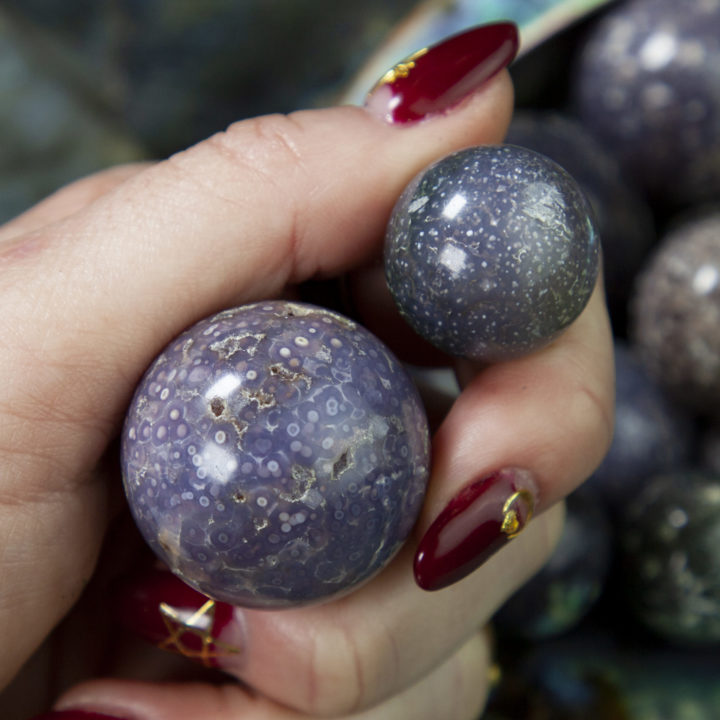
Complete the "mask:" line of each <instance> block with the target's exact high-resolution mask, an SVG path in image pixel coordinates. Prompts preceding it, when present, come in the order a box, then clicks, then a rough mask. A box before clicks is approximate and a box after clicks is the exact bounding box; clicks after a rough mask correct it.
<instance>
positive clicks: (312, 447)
mask: <svg viewBox="0 0 720 720" xmlns="http://www.w3.org/2000/svg"><path fill="white" fill-rule="evenodd" d="M122 460H123V474H124V482H125V490H126V493H127V497H128V499H129V502H130V507H131V509H132V512H133V514H134V516H135V520H136V522H137V524H138V526H139V528H140V530H141V532H142V534H143V535H144V537H145V539H146V540H147V541H148V543H149V544H150V545H151V547H152V548H153V549H154V550H155V552H156V553H157V554H158V555H159V556H160V558H162V560H164V561H165V562H166V563H167V564H168V566H169V567H170V568H171V569H172V570H173V571H174V572H175V573H176V574H177V575H179V576H180V577H181V578H183V579H184V580H185V581H186V582H188V583H189V584H190V585H192V586H193V587H195V588H197V589H198V590H200V591H201V592H203V593H205V594H206V595H209V596H210V597H212V598H215V599H217V600H221V601H224V602H228V603H231V604H234V605H242V606H247V607H257V608H287V607H294V606H299V605H305V604H309V603H313V602H318V601H322V600H327V599H329V598H331V597H335V596H337V595H339V594H341V593H345V592H347V591H349V590H350V589H351V588H353V587H355V586H356V585H357V584H358V583H361V582H363V581H365V580H367V579H368V578H370V577H371V576H372V575H374V574H375V573H376V572H378V571H379V570H380V569H381V568H382V567H384V566H385V565H386V564H387V563H388V562H389V560H390V559H391V558H392V557H393V556H394V555H395V553H396V552H397V550H398V549H399V548H400V546H401V545H402V543H403V542H404V540H405V539H406V537H407V536H408V534H409V532H410V530H411V528H412V527H413V524H414V523H415V520H416V518H417V515H418V512H419V509H420V506H421V503H422V500H423V496H424V491H425V487H426V483H427V478H428V471H429V439H428V429H427V421H426V418H425V413H424V410H423V407H422V405H421V402H420V399H419V396H418V394H417V391H416V390H415V387H414V385H413V383H412V381H411V380H410V378H409V376H408V375H407V373H406V372H405V370H404V369H403V367H402V366H401V365H400V364H399V363H398V361H397V360H396V359H395V358H394V356H393V355H392V354H391V353H390V351H389V350H388V349H387V348H385V346H384V345H383V344H382V343H381V342H380V341H379V340H377V339H376V338H375V337H374V336H373V335H371V334H370V333H369V332H368V331H367V330H365V329H363V328H362V327H360V326H358V325H357V324H355V323H353V322H351V321H350V320H347V319H346V318H344V317H342V316H340V315H338V314H336V313H333V312H330V311H327V310H323V309H320V308H318V307H315V306H312V305H307V304H300V303H290V302H282V301H272V302H263V303H257V304H253V305H247V306H243V307H240V308H236V309H233V310H228V311H225V312H221V313H219V314H218V315H215V316H214V317H211V318H208V319H206V320H203V321H201V322H200V323H198V324H197V325H195V326H194V327H192V328H190V329H189V330H187V331H186V332H185V333H183V334H182V335H180V336H179V337H178V338H177V339H176V340H174V341H173V342H172V343H171V344H170V345H169V346H168V347H167V348H166V349H165V351H164V352H163V353H162V354H161V355H160V356H159V357H158V358H157V360H156V361H155V362H154V364H153V365H152V366H151V367H150V369H149V370H148V371H147V373H146V375H145V377H144V378H143V380H142V382H141V384H140V385H139V387H138V389H137V392H136V394H135V397H134V399H133V401H132V404H131V407H130V409H129V411H128V414H127V419H126V425H125V430H124V437H123V448H122Z"/></svg>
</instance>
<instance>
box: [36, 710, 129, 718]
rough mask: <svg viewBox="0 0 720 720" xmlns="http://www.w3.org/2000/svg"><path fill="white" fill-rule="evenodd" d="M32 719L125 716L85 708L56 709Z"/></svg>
mask: <svg viewBox="0 0 720 720" xmlns="http://www.w3.org/2000/svg"><path fill="white" fill-rule="evenodd" d="M32 720H123V718H120V717H118V716H117V715H104V714H103V713H96V712H86V711H85V710H54V711H52V712H49V713H45V714H44V715H37V716H36V717H34V718H32Z"/></svg>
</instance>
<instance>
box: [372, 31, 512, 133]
mask: <svg viewBox="0 0 720 720" xmlns="http://www.w3.org/2000/svg"><path fill="white" fill-rule="evenodd" d="M518 45H519V40H518V31H517V27H516V26H515V25H514V24H513V23H510V22H499V23H493V24H492V25H481V26H479V27H475V28H472V29H470V30H466V31H464V32H461V33H459V34H457V35H453V36H451V37H449V38H447V39H446V40H443V41H442V42H440V43H438V44H437V45H433V46H432V47H429V48H424V49H422V50H420V51H418V52H416V53H415V54H413V55H411V56H410V57H409V58H407V59H406V60H403V61H402V62H400V63H398V64H397V65H395V67H393V68H392V69H391V70H388V72H387V73H385V75H384V76H383V77H382V78H381V79H380V81H379V82H378V84H377V85H376V86H375V87H374V88H373V89H372V90H371V91H370V94H369V95H368V98H367V100H366V102H365V106H366V107H368V108H369V109H370V110H371V111H373V112H376V113H377V114H379V115H381V116H382V117H383V118H384V119H385V120H386V121H387V122H389V123H392V124H396V123H407V122H413V121H415V120H421V119H422V118H424V117H427V116H428V115H434V114H437V113H441V112H444V111H445V110H448V109H449V108H451V107H453V106H454V105H457V104H458V103H459V102H460V101H461V100H464V99H465V98H466V97H468V96H469V95H471V94H472V93H473V92H475V91H476V90H477V89H478V88H479V87H480V86H481V85H483V84H484V83H485V82H487V81H488V80H489V79H490V78H491V77H492V76H493V75H495V74H497V73H498V72H500V70H502V69H503V68H505V67H507V66H508V65H509V64H510V63H511V62H512V61H513V58H514V57H515V55H516V54H517V51H518Z"/></svg>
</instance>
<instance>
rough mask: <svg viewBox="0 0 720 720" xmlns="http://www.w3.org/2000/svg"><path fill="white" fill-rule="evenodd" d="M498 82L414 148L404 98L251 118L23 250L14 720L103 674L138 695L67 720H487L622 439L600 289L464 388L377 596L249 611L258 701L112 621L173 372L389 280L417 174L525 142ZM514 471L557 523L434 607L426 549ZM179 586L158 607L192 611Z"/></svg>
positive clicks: (63, 216)
mask: <svg viewBox="0 0 720 720" xmlns="http://www.w3.org/2000/svg"><path fill="white" fill-rule="evenodd" d="M431 52H432V51H431ZM496 71H497V68H496V69H495V70H494V71H493V77H492V79H488V78H487V76H486V77H485V78H483V80H484V82H483V83H482V86H481V87H480V88H479V89H478V90H477V92H474V93H473V94H472V95H471V96H469V97H463V98H460V97H456V98H454V102H453V105H454V106H453V107H452V109H450V110H448V111H447V112H439V110H443V109H444V108H442V107H439V106H438V107H437V108H434V109H433V110H432V112H430V113H429V115H428V116H427V117H426V118H425V119H424V120H423V121H422V122H412V123H408V124H406V125H405V126H402V127H401V126H398V125H399V123H398V122H387V120H388V117H387V115H386V116H385V119H383V118H378V117H377V108H378V103H379V102H383V94H382V93H378V92H376V93H375V94H374V95H373V102H371V103H369V106H370V107H371V108H372V111H369V110H367V109H361V108H335V109H329V110H321V111H311V112H299V113H295V114H292V115H290V116H287V117H281V116H269V117H263V118H259V119H253V120H248V121H244V122H240V123H238V124H236V125H234V126H232V127H230V128H229V129H228V130H227V131H226V132H224V133H221V134H218V135H216V136H214V137H212V138H210V139H209V140H207V141H205V142H203V143H201V144H199V145H197V146H195V147H194V148H191V149H190V150H188V151H186V152H183V153H180V154H178V155H176V156H174V157H172V158H170V159H169V160H167V161H165V162H162V163H158V164H155V165H150V166H133V167H125V168H118V169H115V170H111V171H108V172H105V173H102V174H100V175H97V176H94V177H91V178H88V179H86V180H83V181H80V182H78V183H76V184H74V185H71V186H69V187H67V188H65V189H63V190H61V191H59V192H58V193H57V194H56V195H54V196H52V197H50V198H49V199H48V200H46V201H45V202H43V203H41V204H40V205H38V206H37V207H35V208H33V209H32V210H30V211H29V212H27V213H26V214H24V215H23V216H21V217H19V218H17V219H16V220H14V221H12V222H10V223H8V224H7V225H6V226H5V227H4V228H2V229H0V298H1V300H2V307H3V315H2V320H0V329H1V332H0V338H2V341H1V343H0V357H1V359H2V367H3V368H4V371H5V378H4V383H3V385H2V388H0V418H1V421H0V458H1V459H2V463H1V464H0V577H1V578H2V583H1V584H0V646H2V647H3V648H5V649H6V651H4V652H3V653H2V655H1V656H0V686H3V685H8V684H9V683H10V681H11V679H12V678H13V676H15V675H16V674H17V673H18V672H19V671H20V669H21V666H22V665H23V663H25V662H26V661H27V659H28V658H30V657H31V656H32V655H33V653H36V650H37V648H38V647H40V646H43V643H44V642H45V645H44V646H43V649H41V651H40V652H39V653H36V654H35V655H34V657H33V659H32V660H31V661H30V663H29V664H28V665H27V666H26V667H25V668H24V669H23V670H22V672H20V674H19V675H18V677H17V679H16V680H15V682H14V683H13V684H12V685H10V687H8V690H7V691H6V693H5V695H4V696H2V697H1V698H0V701H4V703H5V704H4V705H3V710H4V711H5V712H6V713H7V714H6V715H5V717H10V718H15V717H17V718H21V717H23V716H24V715H23V713H28V712H30V711H31V709H32V710H34V711H37V705H36V704H33V703H36V702H38V701H44V700H45V696H44V693H54V691H55V690H56V689H57V686H58V685H59V686H60V687H61V688H64V687H65V686H66V685H67V684H68V679H74V678H75V676H76V675H78V674H84V675H88V674H90V673H92V674H95V673H103V674H110V675H113V674H117V675H120V676H122V677H124V678H126V679H114V680H92V681H88V682H85V683H84V684H81V685H79V686H76V687H74V688H72V689H70V690H68V691H67V692H65V694H64V695H63V697H62V698H61V699H60V701H59V705H58V707H63V708H82V709H85V710H93V711H95V712H102V713H106V714H109V715H113V716H116V717H121V718H122V717H127V718H133V720H145V719H146V718H147V720H161V719H165V718H173V719H175V720H184V719H185V718H193V719H194V718H198V717H202V718H203V719H204V720H227V719H228V718H233V717H243V718H248V719H253V718H268V719H269V718H273V719H276V718H277V719H279V718H303V717H310V716H318V715H324V716H328V715H329V716H333V717H346V716H348V715H352V716H353V717H367V718H370V717H372V718H377V719H378V720H381V719H384V718H405V717H417V718H424V717H428V718H430V717H444V718H472V717H474V716H475V715H476V714H477V712H478V711H479V709H480V708H481V707H482V705H483V703H484V700H485V696H486V693H487V686H486V683H485V682H484V678H486V677H487V676H488V673H487V670H488V667H489V663H490V651H489V643H488V637H487V635H486V634H485V633H484V632H482V631H481V630H480V628H481V627H482V626H483V625H484V624H485V623H486V621H487V619H488V618H489V616H490V615H491V614H492V613H493V611H494V610H495V609H496V608H497V607H498V606H499V605H500V604H501V603H502V602H503V600H504V599H505V598H507V597H508V596H509V595H510V594H511V593H512V592H513V591H514V590H515V589H516V588H517V587H518V586H520V585H521V584H522V583H523V581H524V580H526V579H527V578H528V577H529V576H530V575H531V574H532V573H533V572H534V571H535V570H536V569H537V568H538V567H539V566H540V565H541V563H542V562H543V561H544V560H545V559H546V558H547V557H548V555H549V553H550V552H551V549H552V547H553V544H554V542H555V541H556V539H557V537H558V536H559V531H560V525H561V520H562V510H561V506H560V505H559V504H558V503H559V501H560V500H561V499H562V498H563V497H564V496H565V495H566V494H567V493H568V492H570V491H571V490H572V489H573V488H574V487H575V486H576V485H578V483H580V482H581V481H582V480H583V479H584V478H586V477H587V476H588V475H589V474H590V473H591V472H592V470H593V469H594V467H595V466H596V465H597V464H598V462H599V461H600V459H601V457H602V455H603V454H604V452H605V449H606V447H607V444H608V442H609V437H610V432H611V415H612V413H611V404H612V395H613V393H612V366H611V362H612V361H611V352H610V333H609V328H608V322H607V317H606V314H605V310H604V305H603V300H602V297H601V292H600V291H596V293H595V295H594V296H593V298H592V300H591V302H590V304H589V305H588V307H587V308H586V310H585V311H584V312H583V314H582V315H581V316H580V318H579V319H578V320H577V321H576V322H575V323H574V325H573V326H572V327H571V328H570V329H569V330H568V331H567V332H566V333H565V334H564V335H563V336H562V337H561V338H559V339H558V340H557V341H556V342H555V343H553V344H552V345H551V346H549V347H548V348H546V349H544V350H542V351H540V352H537V353H535V354H533V355H532V356H528V357H525V358H522V359H519V360H515V361H512V362H507V363H502V364H498V365H494V366H491V367H488V368H485V369H478V368H468V367H467V366H464V367H463V371H462V383H463V386H464V390H463V392H462V394H461V395H460V397H459V398H458V399H457V400H456V402H455V403H454V405H453V406H452V408H451V409H450V411H449V413H448V414H447V417H446V418H445V419H444V421H443V423H442V425H441V426H440V427H439V429H438V431H437V433H436V434H435V437H434V441H433V453H434V460H433V469H432V477H431V481H430V486H429V491H428V495H427V500H426V503H425V506H424V509H423V512H422V516H421V518H420V520H419V523H418V526H417V531H416V534H415V536H414V537H413V538H412V539H411V540H410V541H409V543H408V544H407V547H406V548H405V549H404V550H403V551H401V553H400V554H399V555H398V556H397V557H396V558H395V560H394V561H393V562H392V564H391V565H390V566H389V567H388V568H387V569H386V570H385V571H383V572H382V573H381V574H380V575H379V576H378V577H377V578H376V579H374V580H373V581H371V582H370V583H368V584H367V585H365V586H363V587H362V588H361V589H359V590H358V591H357V592H355V593H352V594H351V595H349V596H347V597H345V598H343V599H341V600H338V601H335V602H331V603H328V604H325V605H321V606H318V607H311V608H306V609H300V610H292V611H283V612H261V611H250V610H247V611H245V610H236V611H232V610H230V612H229V615H228V616H227V622H225V621H224V622H225V625H224V627H223V628H221V630H222V633H223V637H222V638H219V639H218V641H219V640H220V639H222V640H223V642H224V640H225V639H228V641H229V642H231V643H235V644H236V645H237V647H236V648H235V649H237V650H239V653H238V654H237V655H234V654H233V655H232V656H230V657H229V658H226V659H223V660H222V661H221V662H220V664H221V665H222V666H223V668H224V669H225V670H227V671H228V672H229V673H231V674H232V675H235V676H236V677H237V678H239V679H240V680H242V681H243V682H242V683H239V682H236V681H235V680H234V679H230V680H226V681H223V682H220V681H218V677H217V676H216V675H214V674H213V675H212V676H210V677H208V674H207V671H205V670H202V669H199V670H198V674H197V675H195V674H194V673H193V672H191V668H192V664H191V663H189V662H188V661H187V660H186V659H185V658H174V657H173V656H171V655H170V654H166V653H160V652H159V651H154V650H153V649H152V648H150V647H149V646H147V647H146V646H143V645H139V644H137V643H133V642H132V641H130V640H127V642H126V638H125V634H124V632H123V631H122V630H121V629H120V628H119V626H118V624H117V621H116V619H115V617H114V615H113V614H112V613H111V612H109V611H108V608H109V607H110V606H111V604H112V603H111V598H110V596H109V595H110V593H111V588H113V587H114V586H112V585H111V584H109V583H108V582H107V578H108V577H112V576H114V575H115V574H117V573H118V572H120V571H122V572H126V571H128V570H129V569H131V568H129V567H128V566H127V565H128V563H131V559H132V558H134V557H135V555H134V546H133V547H131V548H130V549H127V548H126V547H125V545H124V544H123V543H125V542H128V543H132V542H134V540H126V538H127V537H128V536H127V535H125V534H122V533H121V531H118V530H117V529H116V528H117V526H118V525H119V526H121V527H122V526H123V525H124V524H126V522H127V516H126V515H125V511H124V509H123V501H122V497H121V495H120V483H119V479H118V477H117V470H116V464H117V457H116V453H115V452H114V445H113V443H114V440H115V438H116V437H117V436H118V433H119V428H120V425H121V422H122V418H123V414H124V411H125V409H126V407H127V405H128V403H129V399H130V396H131V394H132V391H133V388H134V386H135V384H136V383H137V382H138V380H139V378H140V376H141V374H142V372H143V371H144V369H145V368H146V367H147V365H148V364H149V363H150V361H151V360H152V359H153V357H154V356H155V355H156V354H157V353H158V352H159V351H160V350H161V349H162V347H163V346H164V345H165V344H166V343H167V342H168V341H169V340H170V339H172V337H173V336H175V335H177V334H178V333H179V332H180V331H181V330H183V329H184V328H185V327H187V326H188V325H190V324H191V323H193V322H194V321H196V320H198V319H200V318H202V317H204V316H207V315H209V314H211V313H212V312H215V311H217V310H220V309H222V308H227V307H231V306H233V305H236V304H239V303H242V302H245V301H250V300H253V299H257V298H268V297H279V296H282V295H283V294H285V293H287V292H290V291H292V288H294V287H295V286H297V285H298V284H299V283H301V282H303V281H304V280H307V279H309V278H313V277H317V276H323V277H328V276H335V275H339V274H342V273H347V272H349V271H351V270H353V269H356V268H360V267H362V266H366V265H367V264H369V263H371V261H372V260H373V259H374V258H376V257H377V256H378V253H379V251H380V245H381V242H382V237H383V232H384V225H385V223H386V221H387V218H388V216H389V213H390V210H391V208H392V205H393V203H394V201H395V199H396V198H397V197H398V195H399V193H400V192H401V190H402V188H403V187H404V185H405V184H406V183H407V182H408V181H409V180H410V178H411V177H412V176H413V175H414V174H415V173H416V172H418V171H419V170H420V169H421V168H423V167H424V166H426V165H427V164H428V163H430V162H432V161H433V160H436V159H437V158H439V157H441V156H442V155H444V154H446V153H448V152H451V151H453V150H455V149H458V148H460V147H464V146H467V145H474V144H480V143H491V142H499V141H501V140H502V137H503V134H504V132H505V129H506V127H507V123H508V121H509V117H510V113H511V107H512V90H511V86H510V82H509V79H508V76H507V74H506V73H504V72H500V73H498V74H494V73H495V72H496ZM381 89H382V88H381ZM388 89H389V91H390V93H391V94H392V93H394V92H395V90H396V86H395V85H393V84H392V82H391V83H390V85H389V86H386V87H385V88H384V90H388ZM465 94H466V95H467V92H466V93H465ZM385 99H387V98H385ZM460 100H462V102H460V103H459V104H457V102H459V101H460ZM390 119H391V120H392V119H394V118H390ZM413 119H414V118H413ZM357 287H358V288H359V290H360V291H361V290H362V283H359V284H358V285H357ZM505 468H522V469H523V471H527V472H528V473H530V474H531V476H532V478H533V481H532V482H533V484H534V486H535V487H536V490H537V495H538V500H539V507H538V510H539V511H541V512H539V514H537V515H536V517H535V518H534V519H533V520H532V522H530V523H529V524H528V527H527V529H525V530H524V532H522V533H521V534H520V535H519V536H518V537H517V539H514V540H513V541H512V542H510V543H508V544H507V546H506V547H504V548H503V549H502V550H500V551H499V552H498V553H497V554H495V555H494V556H492V557H491V558H490V559H489V560H488V561H487V562H486V563H485V564H484V565H482V567H481V568H479V569H477V570H476V571H475V572H473V573H472V574H470V575H469V576H468V577H466V578H465V579H464V580H462V581H461V582H457V583H455V584H453V585H452V586H450V587H448V588H446V589H444V590H440V591H437V592H426V591H424V590H421V589H419V588H418V587H417V585H416V584H415V582H414V580H413V573H412V560H413V554H414V551H415V549H416V548H417V546H418V543H419V541H420V539H421V537H422V536H423V534H424V533H425V532H426V531H427V530H428V528H429V527H430V525H431V523H432V522H433V521H434V520H435V518H437V517H438V515H439V514H440V513H441V511H442V509H443V508H444V507H445V506H446V505H447V504H448V503H449V502H450V501H451V500H452V499H453V498H454V497H455V496H456V495H457V493H458V492H459V491H460V490H461V489H463V488H465V487H467V486H469V485H471V484H472V483H473V482H475V481H477V480H478V479H480V478H483V477H486V476H488V475H490V474H491V473H494V472H496V471H498V470H501V469H505ZM109 524H112V528H113V530H112V534H111V535H110V536H109V539H110V540H112V542H108V543H106V550H105V552H104V554H103V556H102V561H101V562H100V564H98V557H99V554H100V551H101V546H102V542H103V537H104V536H105V534H106V533H107V532H108V525H109ZM130 537H134V536H132V535H131V536H130ZM93 576H94V580H93V582H92V583H91V585H90V587H89V588H88V589H87V591H86V594H85V596H84V598H83V600H81V601H80V602H79V603H78V602H77V601H78V598H79V597H80V595H81V593H82V592H83V589H84V588H85V586H86V584H87V583H88V580H89V579H90V578H91V577H93ZM166 579H167V583H166V584H164V583H165V581H162V582H160V583H158V584H156V585H155V586H153V587H155V588H161V589H163V588H164V590H161V591H163V592H164V591H167V592H168V593H170V594H173V593H182V592H183V591H182V590H180V589H178V585H177V584H176V583H177V582H178V581H175V580H174V579H170V578H166ZM148 582H150V581H148V580H147V578H146V577H145V576H143V577H142V578H140V577H137V578H135V579H134V580H132V579H131V580H130V581H127V583H126V586H130V587H132V586H134V587H135V588H137V587H138V586H142V584H143V583H148ZM133 584H134V585H133ZM183 587H184V586H183ZM130 595H132V593H130ZM134 597H135V598H136V600H133V601H132V602H136V603H142V602H143V601H142V600H138V599H137V598H138V597H140V596H138V595H137V594H136V595H135V596H134ZM166 600H167V602H169V603H172V601H173V597H170V596H168V597H167V598H166ZM73 606H75V609H74V610H73V611H72V613H71V614H70V616H69V617H68V618H67V620H66V621H65V622H64V623H63V624H62V625H60V626H59V629H58V630H56V631H55V633H54V635H53V636H51V639H50V641H49V643H50V645H48V642H47V641H46V638H48V636H49V634H50V633H51V631H53V628H55V627H56V626H58V623H60V621H61V619H62V618H63V616H65V615H66V614H67V613H68V612H70V611H71V608H73ZM7 649H12V650H11V651H7ZM100 661H102V662H100ZM179 661H182V662H181V664H178V662H179ZM48 663H49V664H48ZM97 663H99V664H97ZM133 677H142V678H144V679H145V680H164V681H168V680H177V679H178V678H181V679H182V681H180V682H173V683H168V682H164V683H153V682H138V681H137V680H134V679H132V678H133ZM222 677H226V676H222ZM222 677H221V679H222ZM127 678H131V679H127ZM188 678H192V679H194V680H202V681H203V682H188ZM48 683H49V684H48ZM52 683H55V684H54V685H53V684H52ZM28 686H29V687H31V688H33V690H32V692H30V693H28V692H27V690H26V688H27V687H28ZM0 704H2V703H1V702H0ZM23 704H24V705H23ZM67 717H68V718H71V715H68V716H67Z"/></svg>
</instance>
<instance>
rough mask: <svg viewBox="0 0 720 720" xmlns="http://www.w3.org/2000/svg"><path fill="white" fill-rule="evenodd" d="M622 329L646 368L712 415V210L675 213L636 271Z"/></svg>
mask: <svg viewBox="0 0 720 720" xmlns="http://www.w3.org/2000/svg"><path fill="white" fill-rule="evenodd" d="M630 315H631V323H630V337H631V340H632V343H633V346H634V347H635V349H636V351H637V353H638V356H639V357H640V359H641V360H642V362H643V365H644V366H645V367H646V368H647V370H648V372H649V373H650V375H651V376H652V377H653V378H654V379H655V380H656V381H657V382H658V383H659V384H660V385H661V386H662V387H663V388H665V390H666V391H667V392H668V393H669V394H670V395H671V396H672V397H674V398H675V399H676V400H677V401H678V402H680V403H683V404H685V405H686V406H688V407H689V408H690V409H692V410H695V411H697V412H700V413H703V414H707V415H710V416H712V417H716V418H717V417H720V332H718V327H719V326H718V322H719V321H720V212H718V211H717V210H713V211H711V212H705V211H703V212H702V214H698V215H694V216H692V217H690V218H684V219H683V220H682V221H678V222H677V223H676V224H675V225H674V227H672V229H671V230H670V231H669V232H668V233H667V234H666V235H665V236H664V237H663V238H662V240H661V242H660V244H659V246H658V248H657V250H656V251H655V253H654V254H653V256H652V257H651V258H650V260H649V261H648V263H647V264H646V266H645V267H644V268H643V270H642V272H641V273H640V275H639V276H638V278H637V282H636V288H635V293H634V296H633V299H632V302H631V308H630Z"/></svg>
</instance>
